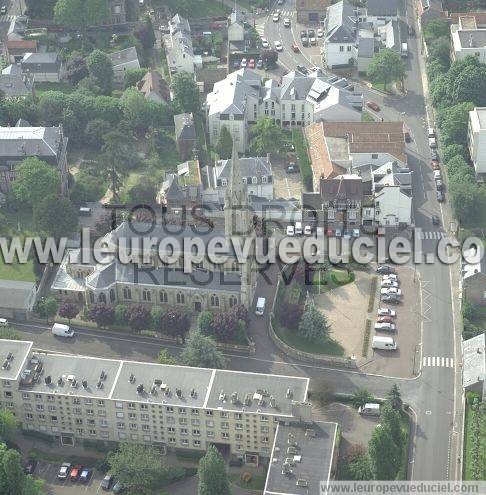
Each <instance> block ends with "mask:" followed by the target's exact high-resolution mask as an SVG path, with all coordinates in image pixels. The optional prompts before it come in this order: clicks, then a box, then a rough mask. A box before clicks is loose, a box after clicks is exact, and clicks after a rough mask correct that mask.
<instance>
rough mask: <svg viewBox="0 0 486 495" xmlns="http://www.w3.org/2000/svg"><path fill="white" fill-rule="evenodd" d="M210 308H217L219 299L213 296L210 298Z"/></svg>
mask: <svg viewBox="0 0 486 495" xmlns="http://www.w3.org/2000/svg"><path fill="white" fill-rule="evenodd" d="M211 306H214V307H219V297H218V296H216V295H215V294H213V295H212V296H211Z"/></svg>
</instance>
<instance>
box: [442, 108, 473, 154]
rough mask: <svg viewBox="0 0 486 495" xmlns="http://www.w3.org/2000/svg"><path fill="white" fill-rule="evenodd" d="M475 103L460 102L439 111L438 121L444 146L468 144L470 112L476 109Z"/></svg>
mask: <svg viewBox="0 0 486 495" xmlns="http://www.w3.org/2000/svg"><path fill="white" fill-rule="evenodd" d="M474 106H475V105H474V103H470V102H464V103H458V104H457V105H454V106H452V107H445V108H442V109H441V110H439V112H438V113H437V123H438V125H439V127H440V130H441V143H442V144H443V145H444V146H448V145H452V144H459V145H464V146H465V145H466V144H467V126H468V122H469V112H470V111H471V110H473V109H474Z"/></svg>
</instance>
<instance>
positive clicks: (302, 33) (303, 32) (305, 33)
mask: <svg viewBox="0 0 486 495" xmlns="http://www.w3.org/2000/svg"><path fill="white" fill-rule="evenodd" d="M300 37H301V38H307V31H306V30H305V29H303V30H302V31H301V32H300Z"/></svg>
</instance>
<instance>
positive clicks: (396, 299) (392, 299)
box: [381, 294, 402, 304]
mask: <svg viewBox="0 0 486 495" xmlns="http://www.w3.org/2000/svg"><path fill="white" fill-rule="evenodd" d="M381 300H382V301H383V302H387V303H388V304H400V303H401V302H402V300H401V299H400V296H397V295H395V294H385V295H383V296H381Z"/></svg>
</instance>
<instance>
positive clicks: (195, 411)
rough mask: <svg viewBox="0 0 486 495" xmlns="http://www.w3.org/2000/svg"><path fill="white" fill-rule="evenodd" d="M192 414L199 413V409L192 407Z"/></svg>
mask: <svg viewBox="0 0 486 495" xmlns="http://www.w3.org/2000/svg"><path fill="white" fill-rule="evenodd" d="M191 414H194V415H198V414H199V409H191Z"/></svg>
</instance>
